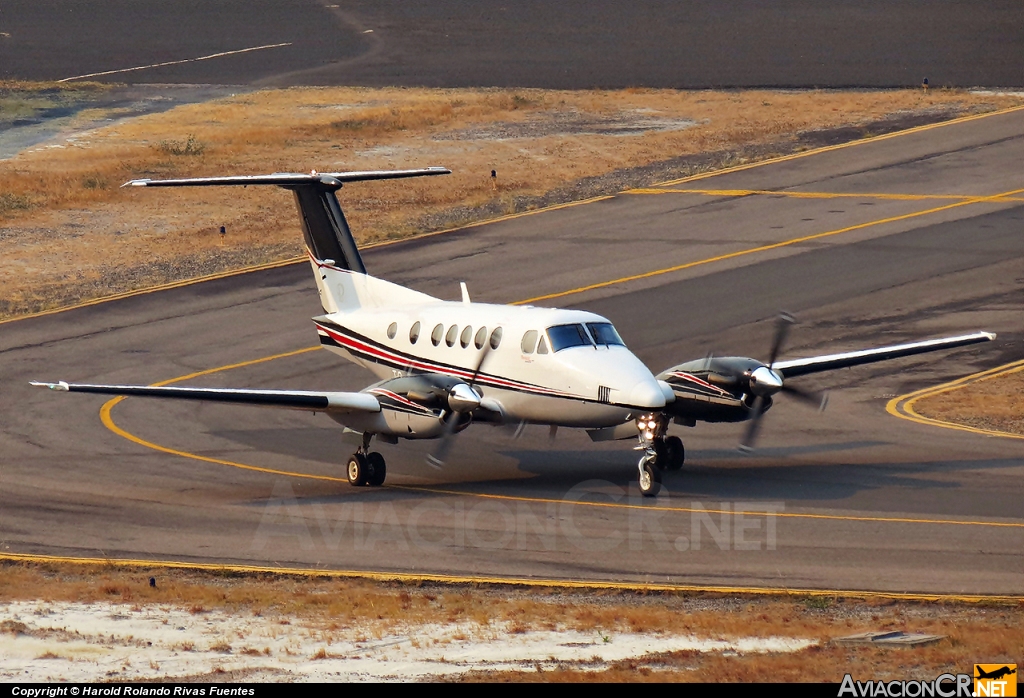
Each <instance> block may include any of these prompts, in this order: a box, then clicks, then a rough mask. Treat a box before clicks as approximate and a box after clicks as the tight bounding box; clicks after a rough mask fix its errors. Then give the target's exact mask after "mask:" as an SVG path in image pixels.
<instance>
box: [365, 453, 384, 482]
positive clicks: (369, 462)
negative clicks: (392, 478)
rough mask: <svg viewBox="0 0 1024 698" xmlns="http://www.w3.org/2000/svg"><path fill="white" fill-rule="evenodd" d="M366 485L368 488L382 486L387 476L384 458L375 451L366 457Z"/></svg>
mask: <svg viewBox="0 0 1024 698" xmlns="http://www.w3.org/2000/svg"><path fill="white" fill-rule="evenodd" d="M366 468H367V470H366V484H367V485H369V486H370V487H380V486H381V485H383V484H384V478H386V477H387V476H388V466H387V463H385V462H384V456H382V455H380V454H379V453H377V452H376V451H374V452H373V453H368V454H367V455H366Z"/></svg>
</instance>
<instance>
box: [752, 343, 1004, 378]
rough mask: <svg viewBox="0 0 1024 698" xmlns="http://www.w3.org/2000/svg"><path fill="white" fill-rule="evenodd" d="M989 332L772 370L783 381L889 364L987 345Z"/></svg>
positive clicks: (791, 363) (832, 356)
mask: <svg viewBox="0 0 1024 698" xmlns="http://www.w3.org/2000/svg"><path fill="white" fill-rule="evenodd" d="M995 338H996V336H995V334H993V333H991V332H975V333H973V334H965V335H960V336H958V337H944V338H942V339H927V340H925V341H923V342H911V343H910V344H897V345H895V346H891V347H880V348H878V349H864V350H862V351H850V352H846V353H843V354H830V355H828V356H812V357H809V358H806V359H793V360H791V361H776V362H775V363H774V364H772V368H773V369H774V370H776V371H778V372H779V373H781V374H782V375H783V376H784V377H786V378H793V377H794V376H804V375H807V374H809V373H820V372H821V371H833V370H835V369H838V368H849V367H850V366H860V365H862V364H871V363H875V362H876V361H888V360H890V359H898V358H901V357H904V356H914V355H915V354H925V353H927V352H930V351H938V350H940V349H953V348H956V347H963V346H967V345H968V344H977V343H979V342H988V341H990V340H993V339H995Z"/></svg>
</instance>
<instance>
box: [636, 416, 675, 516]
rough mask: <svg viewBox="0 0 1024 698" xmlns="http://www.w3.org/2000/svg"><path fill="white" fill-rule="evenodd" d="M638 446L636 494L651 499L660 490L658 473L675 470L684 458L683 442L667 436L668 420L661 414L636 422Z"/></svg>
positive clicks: (659, 474)
mask: <svg viewBox="0 0 1024 698" xmlns="http://www.w3.org/2000/svg"><path fill="white" fill-rule="evenodd" d="M636 426H637V429H638V431H639V434H638V437H639V439H640V445H639V446H637V447H636V450H638V451H643V455H642V456H641V457H640V462H639V463H637V468H638V469H639V484H640V494H642V495H643V496H645V497H654V496H656V495H657V494H658V492H660V491H661V471H662V470H679V469H680V468H682V467H683V461H684V460H685V459H686V451H685V449H684V448H683V441H682V439H680V438H679V437H678V436H667V435H666V434H665V432H666V431H667V430H668V420H667V419H666V418H665V416H664V415H660V414H647V415H644V416H642V417H640V418H639V419H637V420H636Z"/></svg>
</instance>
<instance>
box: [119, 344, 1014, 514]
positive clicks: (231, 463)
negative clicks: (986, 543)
mask: <svg viewBox="0 0 1024 698" xmlns="http://www.w3.org/2000/svg"><path fill="white" fill-rule="evenodd" d="M317 349H319V347H307V348H305V349H298V350H295V351H289V352H285V353H282V354H274V355H272V356H265V357H262V358H259V359H252V360H249V361H242V362H239V363H234V364H229V365H227V366H220V367H217V368H209V369H205V370H203V371H196V372H195V373H189V374H187V375H184V376H179V377H177V378H171V379H168V380H165V381H161V382H159V383H154V384H153V385H154V386H163V385H170V384H172V383H177V382H179V381H184V380H190V379H192V378H198V377H200V376H208V375H210V374H213V373H218V372H221V371H230V370H232V369H235V368H243V367H245V366H253V365H256V364H261V363H266V362H268V361H275V360H277V359H285V358H289V357H292V356H298V355H301V354H306V353H309V352H311V351H316V350H317ZM1020 364H1021V368H1022V369H1024V361H1021V362H1020ZM1018 370H1019V369H1018ZM124 399H125V397H124V396H119V397H115V398H113V399H111V400H108V401H107V402H106V403H104V405H103V407H101V408H100V420H101V421H102V422H103V425H104V426H105V427H107V429H109V430H110V431H112V432H113V433H115V434H117V435H118V436H120V437H122V438H125V439H127V440H128V441H131V442H133V443H136V444H139V445H140V446H144V447H146V448H150V449H153V450H155V451H159V452H161V453H167V454H170V455H174V456H179V457H181V458H190V459H193V460H198V461H202V462H204V463H214V464H216V465H225V466H228V467H233V468H240V469H242V470H250V471H255V472H260V473H266V474H269V475H283V476H285V477H297V478H305V479H309V480H323V481H327V482H345V483H347V482H348V480H347V479H345V478H336V477H330V476H327V475H310V474H307V473H299V472H294V471H289V470H275V469H272V468H262V467H259V466H255V465H247V464H245V463H238V462H236V461H230V460H226V459H223V458H211V457H209V456H202V455H199V454H196V453H191V452H189V451H182V450H178V449H174V448H169V447H167V446H162V445H160V444H157V443H154V442H152V441H147V440H145V439H143V438H141V437H138V436H136V435H135V434H132V433H131V432H129V431H126V430H125V429H122V428H121V427H120V426H118V425H117V424H116V423H115V422H114V419H113V417H112V416H111V410H112V409H113V408H114V407H115V406H116V405H117V404H118V403H120V402H121V401H122V400H124ZM389 487H391V488H392V489H399V490H405V491H410V492H430V493H433V494H443V495H447V496H458V497H475V498H479V499H491V500H503V501H514V502H530V503H535V504H559V505H564V504H568V505H572V506H579V507H593V508H608V509H626V510H630V509H640V510H647V511H665V512H673V513H706V514H724V515H734V516H777V517H779V518H790V519H811V520H823V521H860V522H868V523H901V524H933V525H934V524H938V525H953V526H985V527H990V528H1020V529H1024V523H1018V522H1002V521H962V520H955V519H923V518H922V519H916V518H908V517H895V516H853V515H840V514H811V513H798V512H764V511H754V510H751V511H731V510H727V509H697V508H694V507H681V506H680V507H676V506H657V505H642V504H626V503H619V502H589V501H579V500H569V501H567V500H561V499H547V498H541V497H522V496H516V495H503V494H488V493H480V492H465V491H461V490H450V489H442V488H438V487H418V486H408V485H389Z"/></svg>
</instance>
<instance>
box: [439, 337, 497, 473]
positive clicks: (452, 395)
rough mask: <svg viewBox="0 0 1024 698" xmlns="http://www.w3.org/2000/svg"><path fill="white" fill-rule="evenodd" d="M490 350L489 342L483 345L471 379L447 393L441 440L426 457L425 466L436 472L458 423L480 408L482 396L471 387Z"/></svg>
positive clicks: (442, 462) (446, 455)
mask: <svg viewBox="0 0 1024 698" xmlns="http://www.w3.org/2000/svg"><path fill="white" fill-rule="evenodd" d="M490 350H491V345H490V342H488V343H486V344H484V346H483V349H481V350H480V359H479V360H478V361H477V363H476V368H475V369H473V377H472V378H470V379H469V382H468V383H456V384H455V385H453V386H452V387H451V389H450V390H449V391H448V394H447V406H448V414H447V415H445V417H444V431H442V432H441V440H440V442H439V443H438V444H437V448H436V449H434V452H433V453H431V454H429V455H428V456H427V465H429V466H431V467H433V468H437V469H438V470H440V469H441V466H443V465H444V462H445V460H446V459H447V458H448V451H449V450H450V449H451V447H452V443H453V439H452V437H453V436H455V430H456V429H457V428H458V426H459V423H460V422H461V421H462V419H463V417H464V416H466V415H469V414H470V413H472V412H473V410H475V409H476V408H478V407H480V399H481V398H482V395H481V394H480V393H478V392H477V391H476V388H474V387H473V386H474V385H475V384H476V379H477V378H478V377H479V375H480V369H481V368H483V365H484V360H485V359H486V358H487V354H488V353H490Z"/></svg>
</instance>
